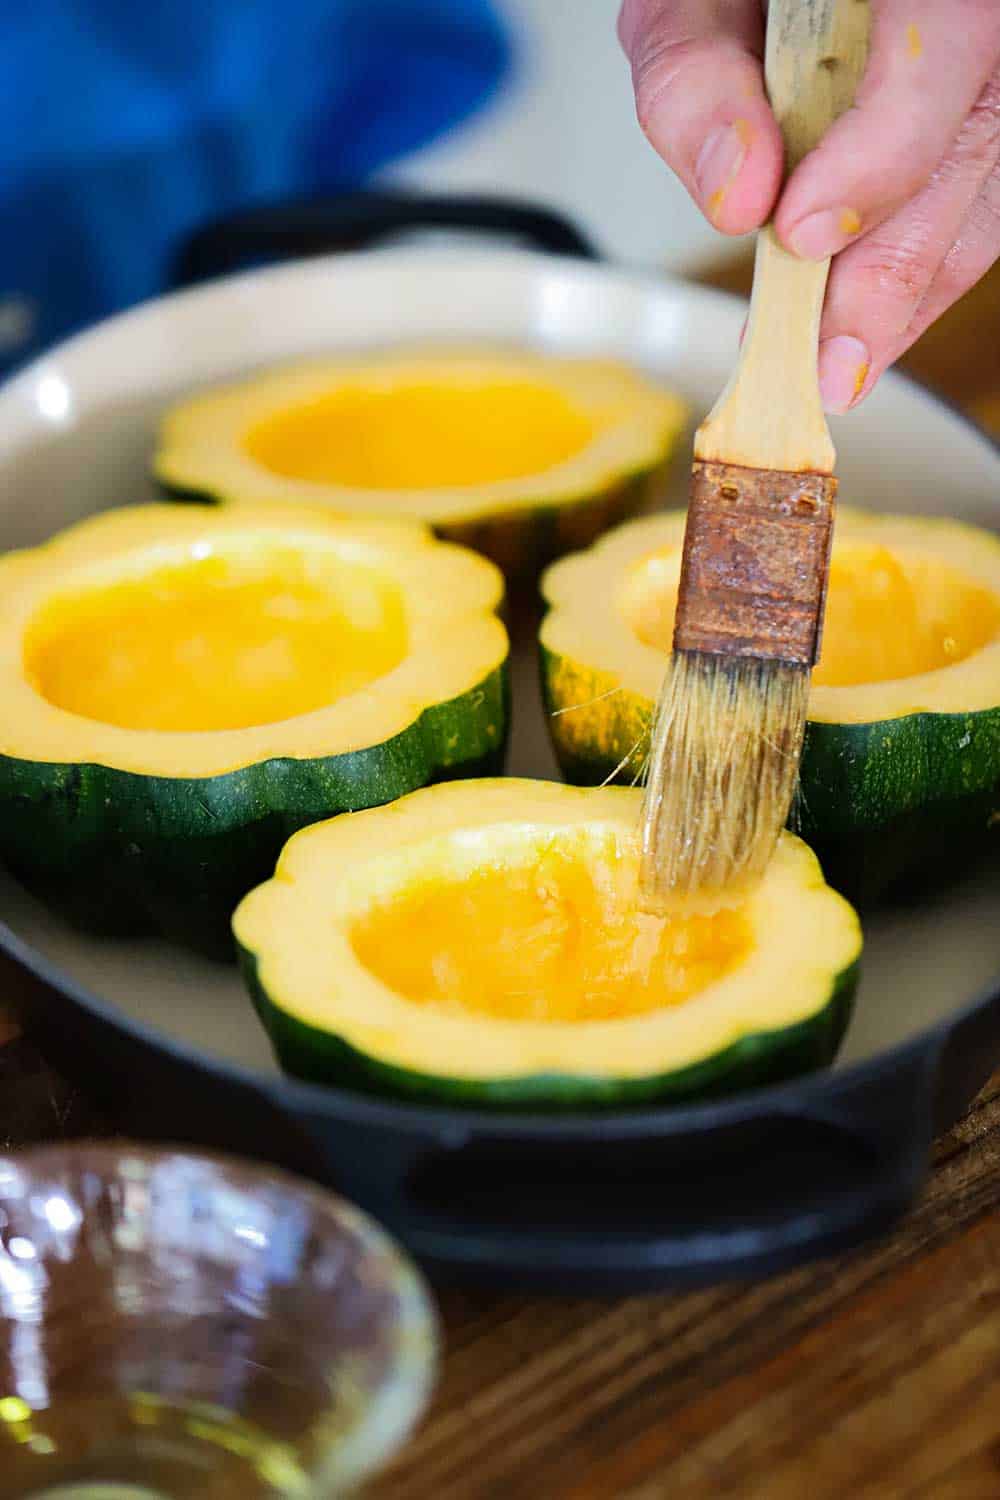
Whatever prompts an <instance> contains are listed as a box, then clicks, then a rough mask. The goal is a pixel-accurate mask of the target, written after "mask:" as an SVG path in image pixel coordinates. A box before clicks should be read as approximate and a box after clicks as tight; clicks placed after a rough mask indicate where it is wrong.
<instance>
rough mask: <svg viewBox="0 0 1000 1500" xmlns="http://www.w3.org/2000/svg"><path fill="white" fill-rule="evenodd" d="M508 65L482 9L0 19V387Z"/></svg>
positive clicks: (304, 3) (31, 1)
mask: <svg viewBox="0 0 1000 1500" xmlns="http://www.w3.org/2000/svg"><path fill="white" fill-rule="evenodd" d="M509 64H510V48H509V43H508V39H507V37H506V35H505V32H504V30H503V28H502V26H501V24H500V22H499V20H498V18H497V17H496V15H495V14H494V13H493V11H492V10H491V8H490V5H489V3H488V0H152V3H148V0H147V3H142V0H0V370H3V369H4V368H5V367H9V366H10V365H11V364H13V363H15V362H20V361H21V360H23V359H24V358H25V357H27V356H28V355H30V354H32V353H34V352H36V351H37V350H38V349H39V348H41V347H43V346H45V345H46V344H48V343H50V342H51V341H52V340H53V339H56V338H59V337H61V336H63V335H64V334H66V333H68V332H71V331H72V330H74V329H76V328H78V327H80V326H81V325H83V324H85V323H87V322H89V321H91V320H93V319H94V318H97V317H100V316H103V315H104V314H106V313H108V312H111V311H115V310H117V309H119V308H122V307H125V306H127V305H129V304H130V303H133V302H136V301H138V300H140V299H142V298H144V297H148V296H151V295H153V294H155V293H156V292H157V291H159V290H160V289H161V288H162V286H163V283H164V277H165V275H166V271H167V267H168V265H169V261H170V256H171V253H172V251H173V250H174V249H175V247H176V245H177V244H178V242H179V241H180V240H181V239H182V238H183V237H184V236H185V235H186V234H187V233H188V232H190V231H191V230H192V229H194V228H195V227H197V226H198V225H199V224H200V223H202V222H204V221H205V220H206V219H210V218H212V217H214V216H216V215H218V214H220V213H225V212H227V211H229V210H230V209H233V208H236V207H239V206H241V205H244V204H246V203H249V202H253V201H255V200H260V199H262V198H264V199H266V198H268V197H270V196H282V195H294V194H302V193H309V192H315V191H322V189H323V188H324V187H342V186H346V185H354V184H357V183H359V182H361V181H363V180H364V179H365V178H366V177H367V176H368V175H369V174H370V173H371V172H372V171H374V170H375V169H376V168H378V167H380V166H383V165H384V164H385V163H386V162H388V161H390V160H392V159H393V158H394V157H396V156H398V155H399V154H400V153H402V152H405V151H407V150H410V149H412V148H414V147H416V146H418V145H420V144H422V143H424V142H426V141H428V140H430V139H431V138H432V137H434V136H435V135H437V134H439V133H440V132H442V131H444V130H446V129H447V128H448V127H449V126H451V125H453V124H455V123H456V122H457V121H459V120H460V119H462V118H463V117H464V116H466V115H467V114H468V113H469V112H470V111H472V110H474V109H475V108H476V107H477V106H479V105H480V104H482V103H483V102H484V101H485V100H486V99H487V98H488V97H489V96H490V95H491V93H492V92H494V91H495V89H496V88H497V87H498V85H499V84H500V83H501V81H502V80H503V78H504V77H505V75H506V72H507V69H508V67H509Z"/></svg>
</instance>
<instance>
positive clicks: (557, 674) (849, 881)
mask: <svg viewBox="0 0 1000 1500" xmlns="http://www.w3.org/2000/svg"><path fill="white" fill-rule="evenodd" d="M683 530H684V517H683V515H681V514H670V515H665V516H659V517H655V518H651V519H649V520H644V521H638V522H635V523H633V524H631V525H626V526H622V527H620V528H618V530H617V531H615V532H613V533H611V534H610V535H608V536H607V537H605V538H604V539H603V540H602V541H600V542H599V543H598V544H597V545H596V546H595V547H593V548H592V549H591V550H590V551H588V552H584V553H580V554H578V555H577V556H574V557H569V558H565V559H563V561H562V562H560V563H557V564H555V565H554V566H553V567H552V568H551V569H550V570H549V571H548V572H547V573H546V575H545V578H544V580H543V584H542V587H543V592H544V594H545V598H546V600H547V602H548V605H549V612H548V614H547V616H546V618H545V620H544V622H543V624H542V627H541V633H540V644H541V655H542V677H543V685H544V692H545V698H546V705H547V708H548V713H549V719H548V722H549V726H550V732H551V735H552V740H553V744H554V746H555V750H556V754H557V756H558V759H559V762H560V765H561V766H562V769H563V773H564V774H565V776H566V777H567V778H568V779H569V780H571V781H574V782H578V783H585V784H586V783H595V782H601V781H604V780H606V779H607V778H609V777H616V776H617V777H622V778H624V779H626V780H629V781H632V780H635V779H637V778H638V777H639V776H640V775H641V773H642V770H643V757H644V755H645V747H646V744H647V740H648V731H649V717H650V712H651V705H652V702H653V700H654V699H655V697H656V693H657V690H658V686H659V682H660V680H661V678H662V675H663V658H664V653H665V651H667V650H669V645H670V641H671V637H672V631H673V611H674V604H675V597H676V584H677V579H678V576H679V570H680V557H681V542H682V537H683ZM998 825H1000V538H997V537H996V536H994V535H993V534H992V533H991V532H987V531H983V530H979V529H977V528H975V527H972V526H966V525H963V524H960V523H958V522H954V521H949V520H944V519H936V518H935V519H927V518H916V517H906V516H889V515H874V514H867V513H864V512H861V511H857V510H850V509H847V508H843V509H841V511H840V513H839V515H838V518H837V528H836V534H835V539H834V546H833V558H832V565H831V571H830V585H829V593H828V597H827V611H826V624H825V629H824V634H823V646H822V654H821V659H820V662H819V665H818V666H817V668H816V671H815V673H814V676H813V688H812V694H811V698H810V707H809V724H808V728H807V731H806V741H805V749H804V752H803V757H802V771H801V788H800V795H799V798H798V802H797V806H796V810H795V815H794V824H793V826H795V827H796V828H797V829H798V831H799V832H800V833H801V834H802V836H803V838H805V839H806V840H807V841H808V843H809V844H810V846H811V847H812V848H813V849H815V851H816V853H817V854H818V855H819V858H820V860H821V862H822V864H823V868H824V870H825V871H826V875H827V878H828V879H830V880H831V881H832V882H833V883H834V884H835V885H836V886H837V887H838V889H841V890H843V891H845V892H846V893H847V894H849V895H850V896H851V897H852V899H855V900H861V901H866V902H870V901H874V900H877V899H879V898H880V897H884V896H886V895H888V894H890V893H891V892H893V891H894V890H896V891H898V890H900V889H901V888H902V887H903V886H911V887H912V886H916V885H921V886H929V885H932V884H933V883H934V882H935V881H936V880H937V879H939V878H942V877H944V876H945V875H946V874H948V873H949V872H950V871H951V872H953V871H955V870H960V869H962V868H964V867H967V865H968V862H969V861H970V859H973V858H975V857H976V855H977V854H978V853H979V852H980V851H981V849H982V848H983V847H984V846H986V845H988V843H989V842H990V841H991V840H993V841H995V842H996V843H997V845H998V846H1000V826H998Z"/></svg>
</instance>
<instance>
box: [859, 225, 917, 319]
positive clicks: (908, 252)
mask: <svg viewBox="0 0 1000 1500" xmlns="http://www.w3.org/2000/svg"><path fill="white" fill-rule="evenodd" d="M934 271H935V265H934V261H933V258H932V257H931V256H930V255H929V254H927V253H922V252H921V251H920V250H919V249H912V248H910V247H907V246H906V245H901V244H890V243H888V242H887V241H884V240H883V241H880V240H875V241H874V242H873V243H871V244H868V245H866V246H865V247H864V253H863V254H862V255H861V256H860V257H859V259H858V261H857V262H856V264H855V266H854V268H853V274H854V278H855V279H856V282H857V284H858V286H859V287H860V288H862V289H863V293H864V295H865V297H866V299H867V298H868V297H871V298H872V299H877V301H878V302H879V303H881V304H882V305H883V306H889V307H896V308H901V309H904V310H905V309H912V308H913V306H914V305H915V304H916V303H917V302H919V301H920V300H921V298H922V297H923V296H924V294H925V292H926V291H927V288H928V287H929V286H930V284H931V281H932V280H933V278H934Z"/></svg>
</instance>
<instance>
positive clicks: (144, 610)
mask: <svg viewBox="0 0 1000 1500" xmlns="http://www.w3.org/2000/svg"><path fill="white" fill-rule="evenodd" d="M501 596H502V579H501V576H500V573H499V572H498V570H497V569H496V568H495V567H494V566H493V564H492V563H490V562H488V561H487V560H486V559H485V558H481V557H478V556H477V555H476V554H475V553H473V552H469V551H467V550H465V549H463V548H459V547H455V546H452V545H451V544H449V543H445V542H439V541H436V540H435V539H434V538H433V537H432V536H431V534H430V533H429V532H428V531H427V530H426V529H425V528H423V527H421V526H417V525H415V524H410V523H406V522H392V521H376V520H371V521H364V522H362V521H347V522H345V521H339V522H338V521H337V520H335V519H334V518H332V517H330V516H328V515H325V514H323V513H322V512H320V513H317V512H315V511H313V512H308V511H302V510H296V509H295V508H293V507H289V506H280V507H278V508H277V509H275V508H273V507H272V508H270V509H268V508H260V507H256V508H252V507H246V508H241V509H240V510H239V511H236V510H232V511H223V510H206V509H203V508H200V507H199V508H195V507H190V508H182V507H180V506H176V505H149V506H138V507H135V508H133V509H124V510H118V511H112V512H107V513H105V514H103V515H100V516H97V517H95V518H93V519H90V520H87V521H84V522H82V523H81V524H79V525H77V526H74V527H72V528H71V529H69V530H68V531H66V532H64V533H62V534H61V535H60V536H58V537H56V538H55V540H53V541H50V542H48V543H47V544H46V545H44V546H41V547H38V548H36V549H33V550H30V551H23V552H17V553H10V554H8V555H7V556H6V557H4V558H0V702H2V704H3V713H2V715H0V859H2V860H3V861H4V862H6V864H7V865H8V866H9V867H10V868H11V870H12V871H13V872H14V873H15V874H16V875H17V876H19V877H20V878H21V879H22V880H23V881H24V883H25V884H26V885H28V886H29V887H30V888H31V889H32V890H34V891H35V892H37V893H38V894H39V895H40V896H42V897H43V898H44V899H46V900H47V901H49V902H50V903H51V904H52V905H53V906H56V907H58V908H61V909H62V910H63V912H64V913H65V914H66V915H68V916H69V917H71V918H73V919H74V920H75V921H76V922H77V923H78V924H80V925H83V926H84V927H87V928H90V929H94V930H97V931H100V932H109V933H111V932H131V931H141V930H147V929H153V930H159V931H161V932H162V933H164V934H167V935H169V936H171V937H174V938H178V939H180V940H181V941H184V942H186V943H188V944H190V945H192V946H194V947H196V948H199V949H202V950H204V951H206V952H208V953H214V954H218V955H220V956H226V955H228V956H229V957H232V936H231V932H230V927H229V923H230V918H231V916H232V911H233V908H234V907H235V905H236V902H237V901H238V900H239V898H240V896H242V895H243V894H244V893H245V892H246V891H247V890H249V889H250V887H251V886H253V885H255V884H256V883H257V882H258V881H260V880H262V879H264V878H265V877H266V876H267V874H268V873H269V872H270V871H271V870H272V869H273V867H274V861H275V859H276V858H277V855H278V851H279V850H280V849H281V846H282V844H283V843H284V842H285V840H286V839H287V837H288V836H289V834H290V833H292V832H294V831H295V830H296V829H297V828H301V827H302V826H303V825H304V824H306V823H311V822H314V821H316V819H318V818H326V817H329V816H330V815H331V814H332V813H337V812H341V811H343V810H345V809H353V808H358V807H370V806H372V805H373V804H374V803H379V802H388V801H389V800H390V799H391V798H393V797H398V796H400V795H401V794H402V793H404V792H409V791H412V790H413V789H414V788H415V787H418V786H423V785H424V784H425V783H427V782H429V781H434V780H436V779H438V778H441V777H447V776H463V775H470V774H474V773H481V772H482V771H483V770H484V769H497V768H499V766H500V764H501V762H502V757H503V751H504V744H505V735H506V726H507V712H508V710H507V677H506V664H507V649H508V648H507V636H506V632H505V630H504V627H503V625H502V624H501V623H500V621H499V620H498V619H497V617H496V615H495V614H494V610H495V608H496V606H497V605H498V603H499V602H500V599H501Z"/></svg>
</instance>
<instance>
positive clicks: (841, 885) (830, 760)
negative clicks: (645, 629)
mask: <svg viewBox="0 0 1000 1500" xmlns="http://www.w3.org/2000/svg"><path fill="white" fill-rule="evenodd" d="M540 649H541V676H542V693H543V698H544V701H545V707H546V714H547V721H548V725H549V733H550V736H551V739H552V744H553V748H554V750H555V754H556V759H557V760H558V762H559V766H560V769H561V771H562V774H563V777H564V779H565V780H566V781H568V782H570V783H571V784H572V785H574V786H597V785H599V784H601V783H602V782H605V781H608V780H611V781H617V782H622V783H624V784H626V785H630V784H632V783H634V782H635V781H637V780H638V778H639V776H640V774H641V773H642V770H643V758H644V755H645V743H646V741H645V739H644V740H643V741H642V743H641V744H640V747H639V749H638V750H637V749H636V748H635V746H636V741H637V738H638V736H639V735H641V734H644V735H645V736H646V737H648V733H649V711H648V709H647V710H646V711H645V713H643V714H642V715H641V716H640V715H639V714H638V713H637V710H636V707H635V703H636V700H635V698H634V695H626V694H621V695H620V697H619V700H618V702H617V703H616V700H615V698H614V697H613V696H609V697H608V699H607V700H606V701H605V703H604V704H602V720H603V723H604V740H603V742H602V744H601V745H600V746H599V747H597V749H596V750H595V752H594V753H588V752H587V751H586V750H584V749H583V748H582V746H581V745H580V744H579V743H577V744H574V743H573V733H572V726H571V724H570V723H569V720H570V718H571V715H566V714H563V715H558V716H556V717H554V718H553V717H552V715H553V711H554V710H555V709H556V708H558V707H559V706H560V705H558V704H557V703H555V702H554V700H553V697H552V692H551V682H552V681H553V680H554V679H555V676H556V674H557V672H558V671H559V669H560V663H561V660H562V659H561V658H560V657H559V656H558V654H556V653H553V652H549V651H548V650H547V649H546V648H545V647H544V646H542V647H541V648H540ZM594 688H595V696H596V694H597V693H598V692H600V691H601V690H602V682H601V680H599V679H598V678H596V677H595V681H594ZM603 690H605V691H606V685H605V686H604V689H603ZM623 761H624V763H622V762H623ZM789 826H790V827H791V829H792V830H793V832H795V833H797V834H798V835H799V837H800V838H802V839H803V840H804V841H805V842H806V843H807V844H808V845H809V846H810V848H811V849H812V850H813V851H814V852H815V854H816V855H817V856H818V858H819V861H820V864H821V865H822V867H823V873H824V875H825V876H826V879H827V881H828V882H829V883H830V884H831V885H832V886H834V887H835V888H836V889H837V890H838V891H840V892H841V893H842V894H843V895H844V896H846V897H847V899H848V900H849V901H850V902H851V903H852V905H855V906H860V907H862V908H867V909H871V908H872V907H874V906H877V905H879V904H880V903H883V902H886V901H891V900H892V899H893V898H896V897H904V896H910V895H915V894H918V893H921V892H927V891H932V890H934V889H935V888H936V887H939V886H940V885H941V884H942V883H943V882H944V881H946V880H948V879H949V878H951V877H952V876H953V875H956V874H961V873H962V872H963V871H964V870H966V869H968V867H969V866H970V865H972V864H973V863H974V862H975V861H976V859H978V858H979V856H980V855H981V854H983V853H985V852H986V851H988V850H989V849H990V847H991V846H992V847H994V848H997V849H1000V708H991V709H983V710H980V711H979V712H975V713H964V714H935V713H916V714H907V715H906V716H904V717H903V718H899V719H885V720H883V721H881V722H878V723H873V724H822V723H813V722H810V723H809V724H808V725H807V727H806V737H805V744H804V746H803V751H802V765H801V772H800V782H799V793H798V797H797V799H796V806H795V808H794V809H793V813H792V817H791V818H790V819H789Z"/></svg>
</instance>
